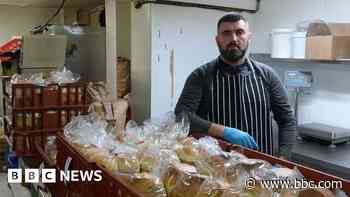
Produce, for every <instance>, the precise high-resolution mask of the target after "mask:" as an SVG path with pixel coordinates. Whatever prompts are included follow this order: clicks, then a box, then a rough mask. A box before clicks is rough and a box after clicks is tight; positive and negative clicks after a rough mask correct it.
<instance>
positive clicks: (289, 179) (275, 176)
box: [263, 166, 305, 196]
mask: <svg viewBox="0 0 350 197" xmlns="http://www.w3.org/2000/svg"><path fill="white" fill-rule="evenodd" d="M263 179H269V180H278V181H279V182H280V183H281V184H280V185H278V187H276V188H275V189H274V192H278V193H281V194H283V195H284V196H293V195H294V196H297V195H298V193H299V192H300V191H301V190H299V189H295V188H293V187H289V188H288V189H287V187H286V186H285V184H288V185H289V186H294V185H295V184H296V181H301V180H305V178H304V176H303V175H302V173H301V172H300V171H299V170H298V169H297V167H294V169H290V168H286V167H276V166H273V167H272V168H271V169H269V170H268V171H267V172H266V174H265V177H263Z"/></svg>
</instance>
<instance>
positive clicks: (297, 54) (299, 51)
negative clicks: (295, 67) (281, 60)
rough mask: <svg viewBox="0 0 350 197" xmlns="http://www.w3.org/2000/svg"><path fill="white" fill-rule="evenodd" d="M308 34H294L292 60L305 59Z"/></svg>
mask: <svg viewBox="0 0 350 197" xmlns="http://www.w3.org/2000/svg"><path fill="white" fill-rule="evenodd" d="M305 43H306V32H294V33H293V36H292V58H297V59H304V58H305Z"/></svg>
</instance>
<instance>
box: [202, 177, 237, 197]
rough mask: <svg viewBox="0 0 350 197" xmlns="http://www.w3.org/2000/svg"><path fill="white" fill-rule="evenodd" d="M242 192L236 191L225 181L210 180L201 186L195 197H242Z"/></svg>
mask: <svg viewBox="0 0 350 197" xmlns="http://www.w3.org/2000/svg"><path fill="white" fill-rule="evenodd" d="M240 196H241V191H240V190H237V189H236V190H235V189H234V188H232V187H231V185H230V184H228V183H227V182H225V181H222V180H219V179H215V178H208V179H206V180H205V181H204V183H203V184H202V185H201V187H200V190H199V192H198V193H197V194H196V196H195V197H240Z"/></svg>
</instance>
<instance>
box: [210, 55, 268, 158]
mask: <svg viewBox="0 0 350 197" xmlns="http://www.w3.org/2000/svg"><path fill="white" fill-rule="evenodd" d="M247 62H248V68H247V70H245V71H241V72H238V73H228V72H223V71H222V70H220V69H218V70H217V72H216V75H215V76H214V77H213V79H212V81H211V84H210V93H209V96H210V98H209V100H210V102H209V103H210V105H211V106H210V109H209V111H208V114H207V120H208V121H210V122H214V123H217V124H221V125H225V126H228V127H233V128H237V129H240V130H242V131H246V132H248V133H249V134H250V135H251V136H252V137H253V138H254V139H255V141H256V142H257V144H258V145H259V151H261V152H264V153H267V154H274V152H273V147H274V145H273V135H272V117H271V116H270V109H271V107H270V102H269V92H268V89H267V88H266V87H265V86H264V83H263V80H262V77H261V76H260V75H257V74H256V73H255V69H254V67H253V65H252V63H251V61H250V60H249V59H248V61H247Z"/></svg>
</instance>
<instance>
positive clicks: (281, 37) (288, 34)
mask: <svg viewBox="0 0 350 197" xmlns="http://www.w3.org/2000/svg"><path fill="white" fill-rule="evenodd" d="M292 34H293V30H292V29H273V30H272V32H271V57H272V58H291V57H292V46H291V45H292V44H291V39H292Z"/></svg>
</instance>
